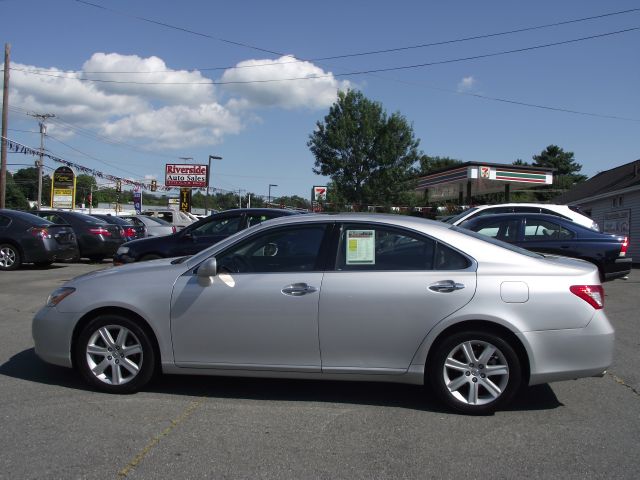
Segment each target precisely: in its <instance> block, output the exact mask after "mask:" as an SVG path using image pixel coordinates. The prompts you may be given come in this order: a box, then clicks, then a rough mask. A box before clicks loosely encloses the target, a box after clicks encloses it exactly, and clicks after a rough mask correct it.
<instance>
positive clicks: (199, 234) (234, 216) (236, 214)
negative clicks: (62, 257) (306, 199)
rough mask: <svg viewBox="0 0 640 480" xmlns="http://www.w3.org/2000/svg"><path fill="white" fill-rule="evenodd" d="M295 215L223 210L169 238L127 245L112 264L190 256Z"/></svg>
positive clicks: (276, 210) (270, 210) (262, 210)
mask: <svg viewBox="0 0 640 480" xmlns="http://www.w3.org/2000/svg"><path fill="white" fill-rule="evenodd" d="M297 213H298V212H296V211H295V210H286V209H279V208H238V209H234V210H226V211H224V212H220V213H216V214H213V215H209V216H208V217H206V218H203V219H202V220H199V221H197V222H195V223H192V224H191V225H189V226H187V227H185V228H184V229H183V230H180V231H179V232H177V233H175V234H173V235H167V236H164V237H155V238H144V239H140V240H134V241H132V242H127V243H125V244H124V245H122V246H121V247H120V248H118V251H117V252H116V254H115V255H114V257H113V263H114V264H115V265H122V264H124V263H132V262H138V261H147V260H155V259H157V258H168V257H180V256H184V255H193V254H195V253H198V252H200V251H201V250H204V249H205V248H207V247H210V246H211V245H213V244H214V243H217V242H219V241H220V240H224V239H225V238H227V237H228V236H230V235H233V234H234V233H236V232H239V231H240V230H244V229H245V228H249V227H251V226H253V225H257V224H259V223H261V222H264V221H265V220H269V219H271V218H276V217H282V216H285V215H295V214H297Z"/></svg>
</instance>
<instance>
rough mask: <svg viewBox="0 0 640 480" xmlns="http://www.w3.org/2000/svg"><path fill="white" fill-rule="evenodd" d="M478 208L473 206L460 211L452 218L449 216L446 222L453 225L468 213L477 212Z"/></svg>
mask: <svg viewBox="0 0 640 480" xmlns="http://www.w3.org/2000/svg"><path fill="white" fill-rule="evenodd" d="M477 210H478V207H473V208H469V209H468V210H465V211H464V212H462V213H459V214H458V215H454V216H453V217H451V218H447V219H446V220H445V221H444V222H445V223H450V224H451V225H453V224H454V223H456V222H457V221H458V220H460V219H461V218H465V217H466V216H467V215H469V214H471V213H473V212H475V211H477Z"/></svg>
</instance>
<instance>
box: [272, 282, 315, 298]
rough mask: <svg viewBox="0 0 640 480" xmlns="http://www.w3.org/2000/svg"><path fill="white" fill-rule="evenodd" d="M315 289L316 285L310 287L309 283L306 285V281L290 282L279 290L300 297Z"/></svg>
mask: <svg viewBox="0 0 640 480" xmlns="http://www.w3.org/2000/svg"><path fill="white" fill-rule="evenodd" d="M317 291H318V289H317V288H316V287H312V286H311V285H307V284H306V283H292V284H291V285H287V286H286V287H284V288H283V289H282V290H281V292H282V293H284V294H285V295H291V296H292V297H301V296H302V295H306V294H308V293H314V292H317Z"/></svg>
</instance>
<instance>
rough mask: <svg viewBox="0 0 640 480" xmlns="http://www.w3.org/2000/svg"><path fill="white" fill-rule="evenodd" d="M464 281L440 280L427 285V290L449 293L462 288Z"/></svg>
mask: <svg viewBox="0 0 640 480" xmlns="http://www.w3.org/2000/svg"><path fill="white" fill-rule="evenodd" d="M463 288H464V283H456V282H454V281H453V280H440V281H439V282H436V283H432V284H431V285H429V290H432V291H434V292H439V293H451V292H453V291H455V290H462V289H463Z"/></svg>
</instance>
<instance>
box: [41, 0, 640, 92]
mask: <svg viewBox="0 0 640 480" xmlns="http://www.w3.org/2000/svg"><path fill="white" fill-rule="evenodd" d="M76 1H79V0H76ZM637 30H640V27H631V28H625V29H623V30H617V31H615V32H606V33H600V34H596V35H589V36H586V37H580V38H574V39H570V40H562V41H560V42H552V43H545V44H542V45H533V46H531V47H523V48H516V49H513V50H503V51H499V52H492V53H485V54H481V55H472V56H469V57H459V58H452V59H447V60H437V61H434V62H425V63H417V64H412V65H401V66H398V67H382V68H372V69H369V70H359V71H353V72H344V73H329V74H324V75H309V76H305V77H292V78H272V79H265V80H231V81H224V82H216V81H213V80H210V81H207V82H133V81H120V80H101V79H96V78H74V77H65V76H62V75H54V74H45V73H35V72H29V73H30V74H32V75H42V76H46V77H54V78H63V79H70V80H78V81H81V82H91V83H117V84H126V85H245V84H256V83H274V82H292V81H299V80H318V79H322V78H329V77H355V76H358V75H368V74H372V73H382V72H393V71H399V70H411V69H417V68H425V67H432V66H435V65H445V64H450V63H459V62H467V61H471V60H479V59H482V58H490V57H498V56H503V55H510V54H514V53H522V52H529V51H533V50H540V49H543V48H550V47H557V46H560V45H568V44H572V43H577V42H583V41H586V40H594V39H596V38H605V37H610V36H613V35H620V34H623V33H629V32H633V31H637Z"/></svg>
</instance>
